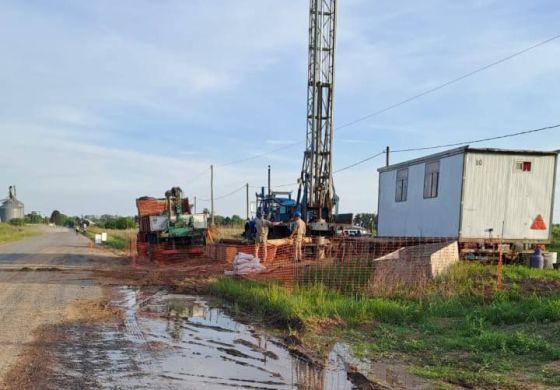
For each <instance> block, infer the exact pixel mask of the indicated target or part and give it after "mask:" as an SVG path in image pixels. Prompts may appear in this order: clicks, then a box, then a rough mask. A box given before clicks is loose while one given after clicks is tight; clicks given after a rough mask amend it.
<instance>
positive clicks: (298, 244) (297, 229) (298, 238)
mask: <svg viewBox="0 0 560 390" xmlns="http://www.w3.org/2000/svg"><path fill="white" fill-rule="evenodd" d="M294 216H295V217H296V223H295V225H294V231H293V232H292V234H291V236H290V238H294V239H295V240H294V250H295V261H302V260H303V250H302V246H303V237H305V231H306V229H307V228H306V226H305V222H304V221H303V219H301V213H300V212H299V211H296V212H295V214H294Z"/></svg>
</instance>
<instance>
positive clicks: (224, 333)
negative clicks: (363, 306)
mask: <svg viewBox="0 0 560 390" xmlns="http://www.w3.org/2000/svg"><path fill="white" fill-rule="evenodd" d="M116 295H117V296H118V297H119V298H118V299H116V301H115V303H116V304H117V305H118V306H120V307H121V308H122V310H123V311H124V321H123V323H124V325H120V326H115V325H108V324H105V325H99V324H88V323H85V324H71V325H69V326H67V327H66V328H64V329H63V333H64V338H63V340H61V341H60V342H57V343H56V344H55V345H54V346H53V357H54V361H55V362H56V364H54V365H53V366H54V367H53V371H52V375H53V377H52V378H50V379H52V380H53V383H55V384H57V385H59V387H63V388H118V389H122V388H134V389H162V388H163V389H202V388H207V389H231V388H241V389H326V390H331V389H333V390H334V389H336V390H338V389H341V390H346V389H348V390H349V389H379V388H385V387H379V386H372V385H371V384H370V383H369V382H368V381H367V380H366V378H365V377H364V376H363V375H361V374H360V373H364V374H366V375H371V376H373V377H375V378H377V379H378V380H379V381H380V382H381V383H385V384H386V385H388V386H387V388H395V389H424V388H429V387H427V386H425V385H426V383H425V382H422V381H421V380H419V379H418V378H416V377H414V376H411V375H409V374H407V373H406V367H401V368H399V367H398V366H395V365H394V364H389V363H383V362H370V361H362V360H357V359H355V358H354V357H353V355H352V353H351V351H350V349H349V348H348V347H347V346H346V345H345V344H342V343H339V344H336V345H335V347H334V348H333V349H332V351H331V353H330V354H329V356H328V361H327V363H326V364H325V368H323V369H321V368H318V367H316V366H314V365H312V364H310V363H309V362H308V361H307V360H305V359H302V358H300V357H297V356H295V355H294V354H291V353H290V351H289V350H288V349H287V348H286V346H285V345H284V343H283V342H282V341H281V340H279V339H278V338H275V337H272V336H270V335H268V334H266V333H264V332H262V331H260V330H258V329H256V328H254V327H252V326H250V325H245V324H242V323H240V322H238V321H236V320H234V319H233V318H232V317H230V316H229V315H227V314H226V313H224V312H223V311H222V310H220V309H217V308H213V307H211V306H210V305H209V304H208V303H207V301H205V300H204V298H202V297H198V296H189V295H179V294H169V293H167V292H166V291H164V290H157V289H155V288H148V289H136V288H119V289H118V291H117V294H116ZM348 367H353V369H352V370H350V371H352V372H353V373H350V374H349V373H348V372H347V368H348ZM354 371H356V372H354Z"/></svg>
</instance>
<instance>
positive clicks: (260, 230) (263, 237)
mask: <svg viewBox="0 0 560 390" xmlns="http://www.w3.org/2000/svg"><path fill="white" fill-rule="evenodd" d="M255 226H256V228H257V236H256V237H255V257H259V249H260V247H261V245H263V246H264V256H263V258H262V260H263V261H266V259H267V255H268V249H267V247H266V245H267V241H268V229H270V228H271V227H272V226H274V224H273V223H272V222H270V221H269V220H267V219H265V218H264V217H263V215H262V213H261V212H260V211H258V212H257V220H256V222H255Z"/></svg>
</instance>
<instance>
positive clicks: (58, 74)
mask: <svg viewBox="0 0 560 390" xmlns="http://www.w3.org/2000/svg"><path fill="white" fill-rule="evenodd" d="M307 8H308V1H306V0H305V1H304V0H285V1H282V2H281V3H279V2H278V1H269V0H235V1H234V0H213V1H207V0H206V1H203V0H182V1H171V0H161V1H141V0H136V1H119V2H114V1H104V0H97V1H76V0H72V1H70V0H67V1H62V0H60V1H54V0H51V1H32V0H28V1H11V0H1V1H0V50H1V52H2V55H1V56H0V134H1V141H0V148H1V149H0V150H2V155H3V158H2V164H1V169H0V186H2V188H3V187H6V193H7V187H8V185H9V184H15V185H17V187H18V193H19V196H20V198H21V199H22V200H23V201H24V202H25V203H26V208H27V210H28V211H30V210H39V211H42V212H43V213H50V212H51V211H52V210H53V209H55V208H57V209H60V210H62V211H63V212H65V213H68V214H92V213H93V214H100V213H119V214H133V213H134V212H135V209H134V199H135V198H136V197H138V196H141V195H153V196H160V195H162V194H163V192H164V191H165V190H166V189H168V188H170V187H171V186H173V185H180V186H181V187H182V188H183V189H184V191H185V192H186V193H187V194H188V195H189V196H190V197H191V198H192V197H193V196H195V195H196V196H197V197H198V199H204V198H208V197H209V188H208V187H209V185H208V184H209V170H208V166H209V165H210V164H215V165H216V171H215V177H216V195H217V196H220V195H221V194H226V193H229V192H231V191H232V190H235V189H236V188H239V187H241V185H242V184H244V183H246V182H249V183H250V185H251V186H255V187H258V186H260V185H263V184H265V183H266V166H267V165H268V164H271V165H272V169H273V183H274V184H276V185H277V184H285V183H291V182H295V179H296V178H297V177H298V175H299V171H300V169H301V162H302V156H303V147H304V146H303V143H304V138H305V109H306V107H305V104H306V103H305V102H306V79H307V74H306V72H307V28H308V26H307V23H308V10H307ZM338 8H339V19H338V28H339V29H338V47H337V49H338V52H337V79H336V103H335V104H336V114H335V123H337V124H344V123H347V122H350V121H352V120H354V119H356V118H358V117H361V116H363V115H366V114H368V113H370V112H374V111H377V110H379V109H381V108H383V107H386V106H388V105H391V104H393V103H395V102H398V101H400V100H403V99H405V98H407V97H409V96H412V95H415V94H417V93H419V92H422V91H423V90H426V89H429V88H431V87H433V86H435V85H438V84H440V83H442V82H445V81H447V80H449V79H453V78H455V77H457V76H459V75H461V74H464V73H467V72H470V71H472V70H474V69H476V68H478V67H480V66H483V65H485V64H487V63H491V62H493V61H496V60H498V59H500V58H502V57H505V56H507V55H509V54H511V53H514V52H516V51H518V50H521V49H523V48H525V47H528V46H531V45H532V44H534V43H537V42H539V41H542V40H544V39H546V38H549V37H552V36H554V35H557V34H559V33H560V31H559V30H558V27H557V24H558V23H557V21H558V19H559V18H560V7H558V4H557V2H555V1H531V2H528V1H506V0H503V1H492V0H478V1H468V2H450V1H444V0H441V1H439V0H425V1H421V2H419V1H372V0H348V1H339V6H338ZM559 69H560V39H559V40H556V41H554V42H551V43H549V44H547V45H544V46H542V47H539V48H537V49H535V50H533V51H531V52H529V53H527V54H525V55H523V56H520V57H517V58H515V59H513V60H511V61H508V62H506V63H503V64H500V65H498V66H496V67H493V68H491V69H489V70H487V71H485V72H483V73H480V74H478V75H475V76H473V77H471V78H468V79H466V80H463V81H461V82H459V83H456V84H454V85H452V86H450V87H447V88H445V89H442V90H440V91H437V92H435V93H432V94H430V95H427V96H424V97H422V98H420V99H417V100H415V101H413V102H411V103H408V104H405V105H402V106H400V107H398V108H396V109H394V110H391V111H388V112H386V113H383V114H381V115H378V116H376V117H373V118H371V119H368V120H366V121H362V122H360V123H358V124H356V125H354V126H349V127H345V128H343V129H341V130H340V131H337V132H336V135H335V151H334V152H335V156H334V165H335V169H336V168H337V167H342V166H345V165H348V164H350V163H352V162H354V161H357V160H359V159H361V158H364V157H367V156H368V155H371V154H374V153H376V152H378V151H380V150H381V149H383V148H384V147H385V146H386V145H390V146H391V147H392V148H394V149H399V148H407V147H418V146H429V145H433V144H440V143H452V142H457V141H462V140H469V139H473V138H483V137H487V136H492V135H500V134H503V133H509V132H514V131H521V130H525V129H532V128H537V127H542V126H547V125H552V124H557V123H560V114H559V113H558V103H559V100H560V77H558V74H559V73H558V72H559ZM558 135H559V132H558V131H550V132H546V133H540V134H538V135H529V136H523V137H518V138H512V139H507V140H501V141H494V142H489V143H486V144H482V145H478V146H489V147H502V148H534V149H559V148H560V141H559V137H558ZM294 142H300V144H298V145H296V146H293V147H291V148H287V149H284V150H282V151H278V152H275V153H268V154H267V155H266V157H264V158H258V159H254V160H250V161H247V162H244V163H242V164H235V165H229V166H223V165H224V164H226V163H228V162H230V161H235V160H239V159H244V158H248V157H251V156H254V155H259V154H262V153H264V152H268V151H270V150H274V149H278V148H280V147H282V146H283V145H286V144H289V143H294ZM419 155H421V153H407V154H404V153H403V154H399V155H395V156H393V161H395V162H396V161H401V160H405V159H408V158H413V157H418V156H419ZM382 163H383V158H378V159H376V160H372V161H370V162H368V163H367V164H363V165H360V166H359V167H356V168H355V169H351V170H348V171H344V172H342V173H340V174H337V175H336V176H335V185H336V188H337V192H338V194H339V195H340V197H341V210H342V211H352V212H372V211H375V209H376V205H377V173H376V169H377V168H378V167H379V166H380V165H381V164H382ZM2 188H0V191H2ZM283 189H286V188H283ZM253 190H255V189H253ZM558 192H560V191H557V193H558ZM244 198H245V195H244V192H243V191H240V192H238V193H235V194H234V195H232V196H230V197H227V198H224V199H220V200H218V201H217V202H216V212H217V213H219V214H233V213H237V214H241V215H244V213H245V201H244ZM557 203H559V202H557ZM204 206H208V204H207V203H204V202H202V201H200V202H199V207H204ZM556 210H557V211H556V216H559V214H560V212H559V209H558V205H557V207H556ZM556 219H558V218H556Z"/></svg>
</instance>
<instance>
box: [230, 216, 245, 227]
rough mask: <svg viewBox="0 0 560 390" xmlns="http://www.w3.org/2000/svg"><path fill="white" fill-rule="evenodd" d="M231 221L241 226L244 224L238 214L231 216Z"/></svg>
mask: <svg viewBox="0 0 560 390" xmlns="http://www.w3.org/2000/svg"><path fill="white" fill-rule="evenodd" d="M231 223H232V225H240V226H243V225H245V220H244V219H243V218H241V217H240V216H239V215H237V214H235V215H233V216H232V217H231Z"/></svg>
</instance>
